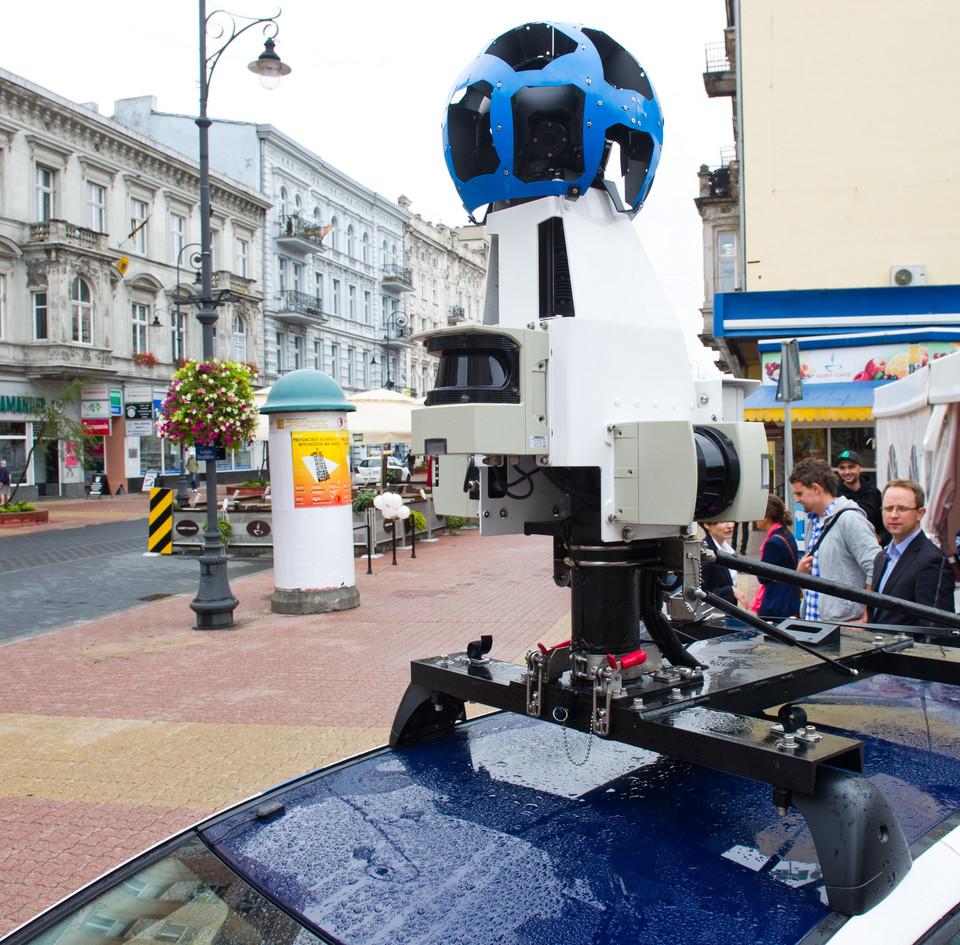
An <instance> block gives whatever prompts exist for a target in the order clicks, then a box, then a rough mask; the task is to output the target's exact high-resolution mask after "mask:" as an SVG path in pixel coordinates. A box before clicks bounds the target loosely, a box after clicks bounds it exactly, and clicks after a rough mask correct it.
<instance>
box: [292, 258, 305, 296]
mask: <svg viewBox="0 0 960 945" xmlns="http://www.w3.org/2000/svg"><path fill="white" fill-rule="evenodd" d="M302 283H303V263H298V262H295V263H294V264H293V291H294V292H299V291H300V286H301V284H302Z"/></svg>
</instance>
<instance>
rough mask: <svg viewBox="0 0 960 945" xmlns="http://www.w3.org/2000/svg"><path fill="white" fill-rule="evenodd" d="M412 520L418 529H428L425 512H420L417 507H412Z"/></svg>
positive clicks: (419, 530) (420, 530)
mask: <svg viewBox="0 0 960 945" xmlns="http://www.w3.org/2000/svg"><path fill="white" fill-rule="evenodd" d="M410 521H411V522H412V523H413V527H414V529H415V530H416V531H418V532H422V531H426V528H427V519H426V516H425V515H424V514H423V512H418V511H417V510H416V509H410Z"/></svg>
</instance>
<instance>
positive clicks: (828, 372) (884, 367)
mask: <svg viewBox="0 0 960 945" xmlns="http://www.w3.org/2000/svg"><path fill="white" fill-rule="evenodd" d="M957 350H960V343H958V342H954V341H921V342H918V343H916V344H906V343H904V342H902V341H901V342H898V343H896V344H887V345H870V346H862V347H855V348H813V349H811V348H801V349H800V376H801V378H802V380H803V383H804V384H837V383H844V382H851V381H890V380H899V379H900V378H903V377H906V376H907V375H908V374H912V373H913V372H914V371H916V370H917V369H918V368H921V367H923V366H924V365H925V364H927V363H929V362H930V361H935V360H936V359H937V358H942V357H945V356H946V355H948V354H952V353H953V352H954V351H957ZM760 363H761V365H762V368H763V373H762V380H763V383H764V384H765V385H768V386H776V384H777V383H778V382H779V380H780V350H779V348H778V349H777V350H776V351H764V352H763V353H762V354H761V355H760Z"/></svg>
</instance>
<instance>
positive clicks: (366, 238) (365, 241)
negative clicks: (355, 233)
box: [360, 233, 370, 263]
mask: <svg viewBox="0 0 960 945" xmlns="http://www.w3.org/2000/svg"><path fill="white" fill-rule="evenodd" d="M360 251H361V252H362V253H363V261H364V262H365V263H369V262H370V235H369V234H368V233H364V234H363V236H361V237H360Z"/></svg>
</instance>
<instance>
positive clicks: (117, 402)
mask: <svg viewBox="0 0 960 945" xmlns="http://www.w3.org/2000/svg"><path fill="white" fill-rule="evenodd" d="M110 416H111V417H122V416H123V391H121V390H120V388H119V387H111V388H110Z"/></svg>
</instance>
